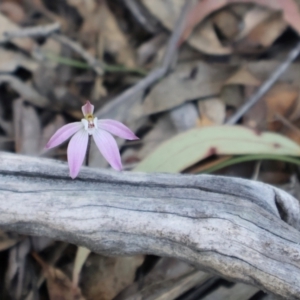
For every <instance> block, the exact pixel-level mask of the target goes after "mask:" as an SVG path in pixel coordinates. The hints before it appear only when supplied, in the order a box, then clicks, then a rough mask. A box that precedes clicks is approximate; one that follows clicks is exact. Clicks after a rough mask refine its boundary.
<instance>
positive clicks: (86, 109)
mask: <svg viewBox="0 0 300 300" xmlns="http://www.w3.org/2000/svg"><path fill="white" fill-rule="evenodd" d="M81 109H82V113H83V115H84V116H86V115H92V114H93V112H94V105H92V104H91V102H90V101H87V102H86V104H85V105H83V106H82V107H81Z"/></svg>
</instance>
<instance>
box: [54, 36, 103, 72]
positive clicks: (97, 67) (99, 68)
mask: <svg viewBox="0 0 300 300" xmlns="http://www.w3.org/2000/svg"><path fill="white" fill-rule="evenodd" d="M51 37H52V38H53V39H54V40H56V41H57V42H59V43H61V44H63V45H65V46H67V47H69V48H70V49H72V50H73V51H74V52H77V53H78V54H79V55H80V56H82V57H83V58H84V60H85V61H86V62H87V63H88V64H89V66H90V67H91V68H92V69H93V70H94V71H95V72H96V73H97V74H98V75H100V76H101V75H103V73H104V72H103V69H104V68H103V64H102V62H100V61H99V60H97V59H96V58H95V57H93V56H92V55H91V54H89V53H88V52H87V51H85V50H84V49H83V48H82V47H81V45H80V44H78V43H76V42H74V41H72V40H71V39H69V38H68V37H66V36H63V35H61V34H57V33H54V34H52V35H51Z"/></svg>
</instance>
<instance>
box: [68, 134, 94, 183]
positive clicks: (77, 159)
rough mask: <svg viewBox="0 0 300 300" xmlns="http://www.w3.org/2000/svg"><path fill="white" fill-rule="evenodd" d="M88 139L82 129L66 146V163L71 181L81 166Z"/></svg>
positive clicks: (87, 135)
mask: <svg viewBox="0 0 300 300" xmlns="http://www.w3.org/2000/svg"><path fill="white" fill-rule="evenodd" d="M88 139H89V134H88V132H87V131H86V130H84V129H82V130H80V131H78V132H77V133H76V134H74V136H73V137H72V138H71V140H70V143H69V145H68V163H69V169H70V176H71V177H72V178H73V179H74V178H75V177H76V176H77V175H78V173H79V170H80V168H81V166H82V163H83V160H84V157H85V155H86V148H87V144H88Z"/></svg>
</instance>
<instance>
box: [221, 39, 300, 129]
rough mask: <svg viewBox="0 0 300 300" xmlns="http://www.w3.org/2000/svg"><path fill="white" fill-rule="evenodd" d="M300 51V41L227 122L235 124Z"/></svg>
mask: <svg viewBox="0 0 300 300" xmlns="http://www.w3.org/2000/svg"><path fill="white" fill-rule="evenodd" d="M299 53H300V42H299V43H298V44H297V45H296V46H295V47H294V48H293V49H292V50H291V52H290V53H289V54H288V56H287V58H286V60H285V61H284V62H283V63H282V64H280V65H279V67H278V68H277V69H276V70H275V72H274V73H273V74H272V75H271V76H270V77H269V78H268V79H267V80H266V81H265V82H264V83H263V84H262V85H261V87H260V88H259V89H258V91H257V92H256V93H255V94H254V95H252V96H251V97H250V98H249V99H248V101H246V103H245V104H244V105H243V106H241V107H240V108H239V109H238V111H237V112H236V113H235V114H234V115H233V116H232V117H231V118H230V119H229V120H228V121H227V122H226V124H230V125H232V124H235V123H236V122H237V121H238V120H239V119H240V118H241V117H242V116H243V115H244V114H245V113H246V112H247V111H248V110H249V109H250V108H251V107H252V106H253V105H254V104H255V103H256V102H257V101H258V100H259V99H260V98H261V97H262V96H263V95H264V94H265V93H266V92H268V91H269V89H270V88H271V87H272V86H273V85H274V83H275V82H276V81H277V80H278V79H279V77H280V76H281V75H282V74H283V73H284V72H285V71H286V70H287V69H288V67H289V66H290V64H291V63H292V62H293V61H294V60H295V59H296V58H297V56H298V55H299Z"/></svg>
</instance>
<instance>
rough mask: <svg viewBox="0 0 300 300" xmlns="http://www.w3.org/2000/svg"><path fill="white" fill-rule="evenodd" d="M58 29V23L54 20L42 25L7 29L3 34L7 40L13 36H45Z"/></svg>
mask: <svg viewBox="0 0 300 300" xmlns="http://www.w3.org/2000/svg"><path fill="white" fill-rule="evenodd" d="M59 29H60V24H59V23H57V22H56V23H53V24H49V25H44V26H34V27H25V28H21V29H18V30H13V31H7V32H4V36H5V37H6V38H7V39H9V40H10V39H14V38H28V37H31V38H35V37H47V36H49V35H51V34H53V33H54V32H57V31H59Z"/></svg>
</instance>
